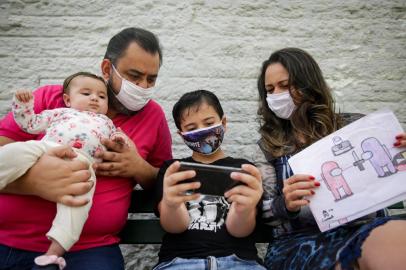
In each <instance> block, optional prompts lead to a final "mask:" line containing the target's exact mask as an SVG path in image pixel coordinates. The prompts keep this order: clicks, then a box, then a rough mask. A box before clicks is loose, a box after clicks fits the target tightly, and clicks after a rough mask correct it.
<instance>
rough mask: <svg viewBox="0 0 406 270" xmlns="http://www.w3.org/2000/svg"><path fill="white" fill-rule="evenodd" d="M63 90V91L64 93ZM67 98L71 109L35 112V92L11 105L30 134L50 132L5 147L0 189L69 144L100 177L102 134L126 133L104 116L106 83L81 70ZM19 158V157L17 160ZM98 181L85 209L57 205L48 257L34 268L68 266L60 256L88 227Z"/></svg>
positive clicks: (121, 139) (66, 88)
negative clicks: (96, 165)
mask: <svg viewBox="0 0 406 270" xmlns="http://www.w3.org/2000/svg"><path fill="white" fill-rule="evenodd" d="M61 94H62V93H61ZM63 100H64V103H65V105H66V107H67V108H57V109H53V110H45V111H42V112H41V113H39V114H36V113H35V112H34V98H33V95H32V93H31V91H24V90H23V91H17V92H16V94H15V96H14V99H13V105H12V111H13V115H14V119H15V121H16V122H17V124H18V125H19V126H20V127H21V128H22V129H23V130H24V131H26V132H28V133H31V134H39V133H43V132H45V136H44V137H43V138H42V139H41V141H26V142H15V143H11V144H7V145H5V146H3V147H1V148H0V189H2V188H4V187H5V186H6V185H8V184H9V183H10V182H12V181H14V180H16V179H18V178H19V177H20V176H22V175H23V174H25V172H26V171H27V170H28V169H29V168H31V166H32V165H33V164H34V163H35V162H36V161H37V159H38V158H39V157H40V156H41V155H42V154H43V153H45V152H46V151H47V150H48V149H49V148H52V147H55V146H59V145H69V146H71V147H73V149H74V150H75V152H76V154H77V157H76V159H79V160H81V161H84V162H86V163H88V164H89V170H90V171H91V177H90V179H89V181H93V182H94V181H95V180H96V177H95V174H94V170H93V169H92V164H93V163H94V162H96V161H99V160H97V159H95V157H94V154H95V153H96V152H97V151H101V150H105V147H104V146H103V145H102V144H101V142H100V140H101V139H102V138H109V139H111V140H114V141H116V142H118V143H121V144H125V143H126V136H125V135H124V134H123V133H121V132H117V130H116V128H115V126H114V124H113V122H112V121H111V120H110V119H109V118H108V117H107V116H106V115H105V114H106V113H107V109H108V98H107V87H106V84H105V81H104V79H103V78H101V77H99V76H96V75H94V74H91V73H88V72H78V73H75V74H73V75H71V76H69V77H68V78H66V79H65V81H64V83H63ZM12 157H18V158H12ZM94 189H95V184H94V185H93V188H92V190H91V191H90V192H88V193H87V194H85V195H83V196H85V197H86V198H87V199H88V200H89V203H88V204H86V205H85V206H82V207H68V206H65V205H62V204H57V213H56V216H55V219H54V221H53V224H52V227H51V229H50V231H49V232H48V233H47V234H46V236H47V237H48V238H49V239H50V240H51V245H50V247H49V249H48V251H47V252H46V254H45V255H42V256H39V257H37V258H36V259H35V263H36V267H37V268H35V269H63V268H64V267H65V265H66V263H65V260H64V259H63V258H62V257H61V256H62V255H63V254H64V253H65V251H67V250H69V249H70V248H71V247H72V246H73V244H74V243H75V242H76V241H77V240H78V239H79V236H80V234H81V232H82V229H83V225H84V223H85V222H86V219H87V217H88V213H89V209H90V207H91V205H92V201H91V199H92V197H93V193H94Z"/></svg>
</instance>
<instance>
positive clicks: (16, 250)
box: [0, 28, 172, 270]
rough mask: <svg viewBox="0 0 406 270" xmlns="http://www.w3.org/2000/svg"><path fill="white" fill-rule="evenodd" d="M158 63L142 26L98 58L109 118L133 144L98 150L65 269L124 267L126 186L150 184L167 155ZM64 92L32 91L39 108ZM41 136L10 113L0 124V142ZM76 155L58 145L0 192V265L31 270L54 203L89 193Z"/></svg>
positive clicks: (154, 44)
mask: <svg viewBox="0 0 406 270" xmlns="http://www.w3.org/2000/svg"><path fill="white" fill-rule="evenodd" d="M161 64H162V52H161V49H160V46H159V42H158V39H157V38H156V37H155V35H154V34H152V33H151V32H149V31H146V30H144V29H139V28H127V29H124V30H123V31H121V32H120V33H118V34H117V35H115V36H114V37H113V38H112V39H111V40H110V42H109V44H108V46H107V50H106V54H105V57H104V59H103V61H102V63H101V71H102V74H103V77H104V78H105V80H106V81H107V82H108V87H109V110H108V113H107V116H109V117H110V118H111V119H112V120H113V122H114V124H115V125H116V127H118V128H121V129H122V131H123V132H124V133H125V134H127V136H128V137H129V138H130V139H131V141H132V142H133V144H131V143H130V146H126V145H124V146H123V145H120V144H116V143H114V142H113V141H111V140H108V139H103V140H102V143H103V144H104V145H105V146H106V148H107V149H108V150H107V151H104V152H100V153H98V157H99V158H101V159H103V162H102V163H100V164H97V165H96V166H95V169H96V171H97V175H98V177H97V184H96V191H95V194H94V198H93V206H92V208H91V210H90V213H89V217H88V220H87V222H86V224H85V227H84V229H83V232H82V235H81V238H80V239H79V241H78V242H77V243H76V244H75V246H73V248H72V249H71V251H70V252H68V253H66V255H65V259H66V262H67V267H68V268H67V269H74V270H76V269H85V270H88V269H89V270H90V269H98V270H99V269H106V270H110V269H114V270H116V269H124V263H123V257H122V255H121V252H120V249H119V247H118V241H119V239H118V237H117V233H118V232H119V231H120V230H121V229H122V227H123V226H124V224H125V222H126V219H127V209H128V206H129V203H130V198H131V191H132V189H133V187H134V185H135V184H136V183H139V184H140V185H141V186H142V187H144V188H149V187H151V186H152V185H153V184H154V181H155V177H156V174H157V170H158V169H157V168H158V167H159V166H160V165H161V164H162V162H163V161H164V160H167V159H171V158H172V153H171V138H170V132H169V128H168V125H167V122H166V119H165V116H164V113H163V111H162V109H161V107H160V106H159V105H158V104H157V103H156V102H155V101H153V100H151V95H152V94H153V88H152V87H153V86H154V85H155V81H156V78H157V76H158V71H159V68H160V65H161ZM61 91H62V86H55V85H53V86H45V87H41V88H39V89H37V91H35V92H34V95H35V99H36V100H37V102H36V104H35V109H36V110H37V112H39V111H42V110H44V109H53V108H57V107H61V106H63V101H62V94H61V93H62V92H61ZM39 138H40V136H31V135H28V134H25V133H24V132H22V131H21V130H20V129H19V128H18V126H16V124H15V122H14V120H13V118H12V115H10V114H8V115H7V116H6V117H5V118H4V119H3V120H1V122H0V145H4V144H6V143H10V142H13V141H22V140H24V141H25V140H30V139H39ZM74 157H75V154H74V152H73V151H72V149H70V148H69V147H67V146H61V147H57V148H55V149H53V150H52V151H49V152H48V153H46V154H44V155H43V156H42V157H41V158H40V159H39V160H38V162H37V163H36V164H35V165H34V166H33V167H32V168H31V169H30V170H29V171H28V172H27V173H26V174H25V175H24V176H22V177H21V178H20V179H19V180H17V181H15V182H14V183H12V184H10V185H9V186H7V187H6V188H5V189H4V190H2V191H1V192H3V193H0V269H1V270H2V269H31V268H32V266H33V259H34V258H35V257H36V256H38V255H39V254H40V253H42V252H44V251H45V250H46V247H47V246H48V244H49V242H48V240H47V239H46V237H45V233H46V232H47V231H48V229H49V224H51V221H52V219H53V217H54V215H55V204H54V203H52V202H60V203H64V204H67V205H71V206H79V205H83V204H85V203H87V201H85V200H83V199H81V198H80V197H75V196H76V195H81V194H84V193H86V192H87V191H89V190H90V188H91V185H92V184H91V183H90V182H87V179H89V177H90V174H89V171H88V170H87V166H86V164H84V163H81V162H79V161H76V160H73V161H72V160H71V159H72V158H74ZM17 194H18V195H17ZM25 195H35V196H25ZM39 197H41V198H39ZM50 201H52V202H50ZM10 254H13V256H10ZM51 263H52V262H51ZM13 267H14V268H13ZM44 267H47V266H44ZM43 269H45V268H43Z"/></svg>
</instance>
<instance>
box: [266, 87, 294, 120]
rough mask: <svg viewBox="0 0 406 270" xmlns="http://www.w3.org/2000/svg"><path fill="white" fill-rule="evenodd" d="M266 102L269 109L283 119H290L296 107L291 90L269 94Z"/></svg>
mask: <svg viewBox="0 0 406 270" xmlns="http://www.w3.org/2000/svg"><path fill="white" fill-rule="evenodd" d="M266 102H267V103H268V106H269V109H271V110H272V111H273V112H274V113H275V114H276V116H278V117H279V118H282V119H289V118H290V116H291V115H292V113H293V111H294V110H295V109H296V105H295V103H294V102H293V99H292V96H291V95H290V92H289V91H285V92H282V93H278V94H267V95H266Z"/></svg>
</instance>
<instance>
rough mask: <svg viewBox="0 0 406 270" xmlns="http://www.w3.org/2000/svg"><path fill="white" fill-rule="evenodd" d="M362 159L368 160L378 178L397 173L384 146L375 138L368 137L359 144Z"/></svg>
mask: <svg viewBox="0 0 406 270" xmlns="http://www.w3.org/2000/svg"><path fill="white" fill-rule="evenodd" d="M361 148H362V151H363V154H362V155H363V156H365V155H366V157H365V158H364V159H368V160H369V162H370V163H371V165H372V167H374V169H375V171H376V173H377V174H378V177H386V176H389V175H392V174H394V173H396V172H397V170H396V168H395V166H394V165H393V163H392V157H391V154H390V153H389V150H388V148H387V147H386V145H384V144H381V142H380V141H379V140H378V139H377V138H375V137H369V138H366V139H364V140H363V141H362V142H361Z"/></svg>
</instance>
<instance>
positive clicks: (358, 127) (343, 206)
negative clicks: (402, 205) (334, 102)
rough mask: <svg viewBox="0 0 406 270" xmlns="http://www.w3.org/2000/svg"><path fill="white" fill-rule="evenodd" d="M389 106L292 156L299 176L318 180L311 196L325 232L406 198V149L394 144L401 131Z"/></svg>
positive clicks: (292, 166) (313, 206) (314, 210)
mask: <svg viewBox="0 0 406 270" xmlns="http://www.w3.org/2000/svg"><path fill="white" fill-rule="evenodd" d="M402 132H403V130H402V127H401V126H400V124H399V121H398V120H397V119H396V116H395V115H394V114H393V112H391V111H390V110H388V109H384V110H380V111H377V112H374V113H371V114H369V115H367V116H365V117H363V118H361V119H359V120H358V121H355V122H353V123H351V124H349V125H347V126H345V127H343V128H342V129H340V130H338V131H336V132H334V133H332V134H330V135H328V136H327V137H325V138H323V139H321V140H319V141H318V142H316V143H314V144H313V145H311V146H309V147H307V148H306V149H304V150H303V151H301V152H299V153H298V154H296V155H294V156H292V157H291V158H290V159H289V165H290V166H291V168H292V170H293V172H294V173H295V174H310V175H313V176H314V177H316V180H317V181H319V182H320V184H321V185H320V187H319V188H317V189H316V190H315V191H316V194H315V195H313V196H311V197H309V199H310V209H311V211H312V213H313V215H314V217H315V219H316V221H317V223H318V225H319V228H320V230H321V231H326V230H329V229H332V228H334V227H337V226H339V225H342V224H345V223H347V222H349V221H352V220H354V219H357V218H359V217H362V216H364V215H367V214H369V213H372V212H375V211H377V210H379V209H382V208H384V207H387V206H389V205H392V204H394V203H396V202H398V201H401V200H405V199H406V148H395V147H393V143H394V142H395V136H396V135H397V134H399V133H402Z"/></svg>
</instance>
